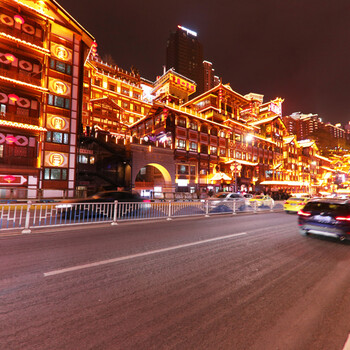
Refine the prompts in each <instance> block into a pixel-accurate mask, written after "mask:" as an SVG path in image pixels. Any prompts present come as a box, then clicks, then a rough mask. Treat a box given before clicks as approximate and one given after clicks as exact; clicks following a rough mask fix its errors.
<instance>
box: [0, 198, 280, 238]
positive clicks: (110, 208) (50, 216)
mask: <svg viewBox="0 0 350 350" xmlns="http://www.w3.org/2000/svg"><path fill="white" fill-rule="evenodd" d="M280 209H282V205H281V204H278V203H277V204H274V203H271V204H270V205H259V203H258V202H252V203H250V204H249V205H246V204H243V205H242V203H240V204H238V203H236V202H235V201H218V200H215V201H213V200H210V199H209V200H197V201H165V202H118V201H115V202H110V203H74V204H70V203H31V202H30V201H29V202H28V203H23V204H1V205H0V213H1V218H0V231H3V230H14V229H15V230H21V232H22V233H30V232H31V230H32V229H33V228H36V227H50V226H64V225H77V224H79V225H80V224H89V223H106V222H110V223H111V224H113V225H116V224H118V222H123V221H128V220H150V219H161V218H163V219H168V220H171V219H172V218H176V217H183V216H196V215H197V216H211V215H219V214H232V215H236V214H237V213H249V212H250V213H257V212H261V211H271V210H280Z"/></svg>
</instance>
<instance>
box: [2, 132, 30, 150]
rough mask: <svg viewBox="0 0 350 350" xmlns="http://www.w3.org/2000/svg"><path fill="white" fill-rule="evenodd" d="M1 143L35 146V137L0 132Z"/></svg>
mask: <svg viewBox="0 0 350 350" xmlns="http://www.w3.org/2000/svg"><path fill="white" fill-rule="evenodd" d="M3 143H7V144H13V145H16V146H22V147H26V146H27V147H35V146H36V139H35V137H27V136H23V135H13V134H3V133H0V145H1V144H3Z"/></svg>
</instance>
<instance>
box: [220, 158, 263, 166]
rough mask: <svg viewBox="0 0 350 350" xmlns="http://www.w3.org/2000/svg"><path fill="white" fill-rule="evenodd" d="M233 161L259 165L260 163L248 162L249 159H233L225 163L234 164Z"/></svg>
mask: <svg viewBox="0 0 350 350" xmlns="http://www.w3.org/2000/svg"><path fill="white" fill-rule="evenodd" d="M232 163H239V164H243V165H251V166H257V165H258V164H259V163H252V162H248V161H247V160H241V159H232V160H229V161H227V162H225V164H232Z"/></svg>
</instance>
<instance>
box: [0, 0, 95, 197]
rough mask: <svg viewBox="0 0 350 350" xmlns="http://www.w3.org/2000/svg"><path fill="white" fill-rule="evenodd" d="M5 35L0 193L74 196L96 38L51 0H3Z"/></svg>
mask: <svg viewBox="0 0 350 350" xmlns="http://www.w3.org/2000/svg"><path fill="white" fill-rule="evenodd" d="M0 38H1V41H0V81H1V88H0V108H1V116H0V160H1V165H0V187H1V188H2V193H1V197H6V198H9V197H11V196H12V195H13V197H16V198H20V197H23V198H27V197H28V198H37V197H40V196H42V197H62V196H73V195H74V193H75V180H76V171H75V170H76V162H75V159H76V150H77V132H78V128H79V125H80V120H79V115H80V103H81V98H80V96H81V93H82V82H83V65H84V61H85V58H86V57H87V55H88V52H89V50H90V47H91V45H92V43H93V41H94V38H93V37H92V35H91V34H89V33H88V32H87V31H86V30H85V29H84V28H83V27H82V26H81V25H80V24H79V23H78V22H77V21H76V20H74V18H72V17H71V16H70V15H69V14H68V13H67V12H66V11H65V10H64V9H63V8H62V7H61V6H60V5H59V4H58V3H57V2H56V1H50V0H43V1H35V0H32V1H30V0H21V1H17V0H4V1H2V2H1V4H0ZM9 191H10V192H11V194H10V195H9V193H8V192H9Z"/></svg>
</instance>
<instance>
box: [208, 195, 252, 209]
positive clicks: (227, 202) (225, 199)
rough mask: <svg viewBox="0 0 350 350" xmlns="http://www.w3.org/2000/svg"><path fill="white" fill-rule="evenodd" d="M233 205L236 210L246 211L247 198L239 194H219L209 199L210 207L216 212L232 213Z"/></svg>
mask: <svg viewBox="0 0 350 350" xmlns="http://www.w3.org/2000/svg"><path fill="white" fill-rule="evenodd" d="M233 203H234V204H235V209H236V210H237V209H239V210H244V209H245V206H246V204H245V198H244V197H243V196H242V195H241V194H239V193H234V192H218V193H216V194H215V195H214V196H213V197H211V198H210V199H209V206H210V208H211V209H214V211H232V209H233Z"/></svg>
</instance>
